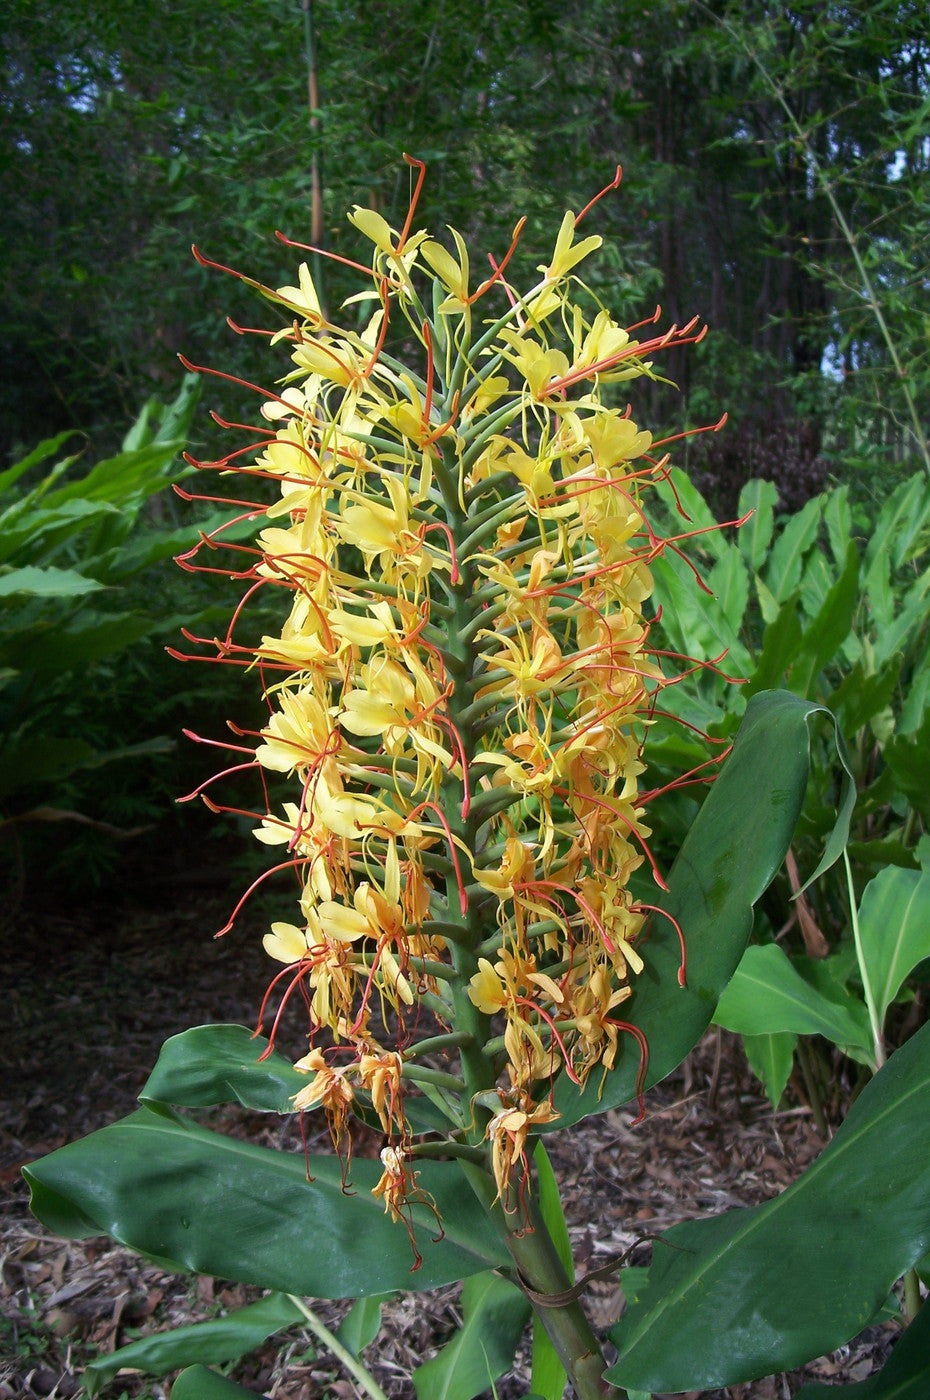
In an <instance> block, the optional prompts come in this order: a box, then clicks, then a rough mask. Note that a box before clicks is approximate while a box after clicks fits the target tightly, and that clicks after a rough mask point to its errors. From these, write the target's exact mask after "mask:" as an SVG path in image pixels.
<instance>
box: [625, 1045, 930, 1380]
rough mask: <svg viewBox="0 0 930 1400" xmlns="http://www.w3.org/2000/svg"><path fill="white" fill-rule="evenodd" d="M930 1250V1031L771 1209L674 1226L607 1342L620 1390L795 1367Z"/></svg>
mask: <svg viewBox="0 0 930 1400" xmlns="http://www.w3.org/2000/svg"><path fill="white" fill-rule="evenodd" d="M928 1245H930V1026H924V1027H923V1028H922V1029H921V1030H919V1031H918V1032H917V1034H916V1035H915V1036H913V1038H912V1039H911V1040H910V1041H908V1043H907V1044H906V1045H905V1046H904V1047H903V1048H902V1049H901V1050H898V1051H897V1052H896V1053H895V1054H894V1055H892V1057H891V1059H890V1060H889V1061H888V1063H887V1064H886V1065H885V1066H884V1067H883V1068H882V1069H881V1070H880V1071H879V1073H878V1074H877V1075H876V1076H875V1078H874V1079H873V1080H872V1081H871V1082H870V1083H869V1084H868V1085H867V1086H866V1088H865V1089H864V1090H863V1092H862V1094H861V1095H860V1096H859V1098H858V1099H857V1100H856V1102H855V1103H854V1104H853V1107H852V1109H851V1110H850V1112H849V1115H848V1117H847V1119H846V1121H845V1123H844V1124H843V1125H842V1127H841V1128H840V1129H839V1131H838V1132H837V1134H836V1136H835V1137H834V1139H833V1141H832V1142H831V1143H830V1145H829V1147H827V1149H826V1150H825V1151H824V1152H823V1153H822V1154H821V1156H820V1157H819V1158H818V1159H817V1161H816V1162H815V1163H814V1164H813V1166H811V1167H810V1168H809V1169H808V1170H807V1171H806V1172H805V1173H804V1175H803V1176H802V1177H800V1179H799V1180H798V1181H796V1182H795V1183H794V1185H793V1186H790V1187H789V1188H788V1190H787V1191H785V1192H783V1193H782V1195H780V1196H778V1197H776V1199H775V1200H772V1201H767V1202H765V1204H764V1205H760V1206H753V1207H750V1208H747V1209H744V1210H734V1211H729V1212H727V1213H726V1214H724V1215H721V1216H718V1217H716V1218H715V1219H711V1220H692V1221H689V1222H688V1223H687V1224H684V1225H678V1226H675V1227H674V1228H673V1229H672V1230H669V1231H668V1232H667V1234H666V1235H665V1236H664V1237H663V1241H662V1243H660V1244H659V1245H657V1247H656V1251H655V1254H654V1256H653V1263H652V1266H651V1268H650V1272H649V1283H648V1286H647V1288H646V1289H645V1291H644V1293H643V1294H642V1295H641V1296H640V1298H639V1299H638V1300H637V1301H636V1303H635V1304H634V1305H633V1306H632V1307H631V1308H630V1310H629V1313H628V1314H627V1316H626V1317H625V1318H624V1319H623V1321H622V1322H621V1323H620V1324H618V1326H617V1327H616V1328H614V1329H612V1331H611V1336H612V1338H613V1340H614V1341H615V1343H616V1345H617V1347H618V1350H619V1352H620V1356H619V1359H618V1361H617V1363H616V1365H615V1366H614V1367H612V1368H611V1369H610V1370H609V1371H608V1372H607V1373H606V1374H607V1378H608V1379H609V1380H612V1381H615V1382H617V1383H618V1384H620V1385H632V1386H637V1387H642V1388H643V1389H648V1390H686V1389H692V1388H700V1389H704V1388H710V1387H712V1386H723V1385H732V1384H736V1383H738V1382H741V1381H748V1380H752V1379H754V1378H755V1377H758V1376H763V1375H768V1374H770V1373H771V1372H772V1371H778V1370H789V1369H791V1367H793V1366H797V1365H799V1364H801V1363H802V1362H804V1361H807V1360H809V1359H810V1358H811V1357H813V1356H819V1355H821V1354H822V1353H823V1352H827V1351H832V1350H833V1349H834V1348H835V1347H838V1346H840V1345H842V1343H844V1342H845V1341H847V1340H848V1339H849V1338H850V1337H853V1336H855V1335H856V1333H857V1332H859V1331H861V1330H862V1328H863V1327H865V1326H866V1325H867V1324H868V1323H869V1322H871V1320H872V1319H873V1318H874V1317H875V1316H876V1314H877V1313H878V1311H879V1309H880V1308H881V1306H882V1304H883V1303H884V1301H885V1299H886V1297H887V1295H888V1292H889V1290H890V1288H891V1285H892V1284H893V1283H894V1281H895V1279H896V1278H898V1277H899V1276H900V1275H901V1274H902V1273H904V1272H905V1271H906V1270H907V1269H909V1268H910V1267H911V1266H912V1265H913V1264H915V1263H916V1262H917V1260H918V1259H920V1258H921V1257H922V1256H923V1255H924V1254H926V1252H927V1249H928Z"/></svg>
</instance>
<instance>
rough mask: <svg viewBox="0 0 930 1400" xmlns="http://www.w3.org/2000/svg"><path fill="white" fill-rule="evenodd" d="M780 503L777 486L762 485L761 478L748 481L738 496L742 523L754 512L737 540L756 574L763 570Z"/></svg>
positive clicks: (739, 532)
mask: <svg viewBox="0 0 930 1400" xmlns="http://www.w3.org/2000/svg"><path fill="white" fill-rule="evenodd" d="M777 500H778V492H777V490H776V489H775V486H774V484H773V483H772V482H771V481H761V480H759V478H758V477H757V478H755V479H754V480H752V481H747V482H746V485H745V486H744V487H743V489H742V491H741V492H740V494H739V506H738V507H737V515H738V516H739V518H740V519H741V520H742V518H743V516H744V515H746V514H748V512H749V511H752V515H751V516H750V518H749V519H748V520H747V521H746V524H745V525H741V526H740V528H739V531H738V533H737V536H736V538H737V542H738V544H739V547H740V549H741V550H742V553H743V558H744V559H745V560H746V563H747V564H748V565H749V567H750V569H751V570H752V572H753V573H756V572H757V571H758V570H759V569H760V568H761V567H762V562H763V560H764V559H765V555H766V551H767V549H768V547H769V544H770V543H771V539H772V531H773V530H774V528H775V503H776V501H777Z"/></svg>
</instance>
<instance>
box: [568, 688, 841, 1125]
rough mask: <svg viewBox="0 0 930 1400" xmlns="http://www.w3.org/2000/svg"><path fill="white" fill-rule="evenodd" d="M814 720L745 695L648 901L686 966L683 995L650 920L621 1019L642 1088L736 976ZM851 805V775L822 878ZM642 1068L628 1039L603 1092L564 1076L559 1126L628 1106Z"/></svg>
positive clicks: (805, 707)
mask: <svg viewBox="0 0 930 1400" xmlns="http://www.w3.org/2000/svg"><path fill="white" fill-rule="evenodd" d="M820 713H822V714H829V711H826V710H822V709H821V708H820V707H818V706H816V705H813V704H811V702H810V701H807V700H801V699H800V698H799V697H798V696H796V695H791V694H789V693H788V692H787V691H766V692H764V693H763V694H761V695H755V696H753V698H752V700H750V702H749V705H748V707H747V710H746V716H745V718H744V720H743V722H742V724H741V725H740V728H739V731H738V733H737V736H736V740H735V743H734V746H733V752H732V753H731V754H730V756H729V758H728V759H727V760H726V763H725V764H724V765H723V769H722V771H721V773H720V776H719V777H718V778H717V780H716V782H715V783H714V785H713V787H712V788H711V789H710V792H709V793H708V796H707V798H706V800H705V802H704V805H703V806H702V807H701V810H700V811H699V813H698V815H697V818H696V819H695V821H694V824H693V825H692V827H691V829H690V831H689V832H688V835H687V837H686V838H685V841H684V843H683V845H682V847H681V850H680V852H679V854H678V858H677V860H676V861H675V864H674V866H673V868H672V872H671V875H670V876H669V881H668V883H669V889H668V891H667V892H664V893H663V892H659V891H657V892H656V894H655V901H654V902H655V903H656V904H657V905H660V906H661V908H662V909H665V910H667V911H668V912H669V913H670V914H672V915H673V916H674V917H675V918H676V919H677V920H678V922H679V924H680V925H681V928H682V931H683V933H684V938H685V944H686V947H687V953H688V966H687V978H686V986H685V987H681V986H679V984H678V970H679V963H680V952H679V947H678V938H677V935H676V932H675V929H674V927H673V925H672V924H671V923H670V921H669V920H668V919H666V918H663V917H662V915H661V914H654V915H653V917H652V919H651V922H650V928H649V939H648V942H647V943H645V944H644V947H643V952H644V956H645V960H646V967H645V969H644V971H643V972H642V973H641V974H640V975H639V976H638V977H637V978H636V979H635V982H634V990H633V996H632V998H631V1000H630V1002H629V1003H628V1005H629V1011H628V1012H627V1010H626V1007H624V1013H625V1019H627V1020H628V1021H630V1022H631V1023H632V1024H634V1025H636V1026H637V1027H639V1029H640V1030H641V1031H642V1032H643V1033H644V1034H645V1036H646V1039H647V1041H648V1044H649V1064H648V1067H647V1072H646V1078H645V1083H646V1086H647V1087H648V1086H649V1085H652V1084H657V1083H658V1082H659V1080H660V1079H663V1078H664V1077H665V1075H666V1074H669V1073H670V1072H671V1071H672V1070H673V1069H674V1068H675V1067H676V1066H677V1065H679V1064H680V1063H681V1061H682V1060H683V1059H684V1057H685V1055H687V1054H688V1052H689V1051H690V1050H691V1049H693V1047H694V1046H695V1045H696V1044H697V1042H698V1041H699V1040H700V1038H701V1036H702V1035H703V1033H704V1031H705V1029H706V1028H707V1026H708V1024H709V1022H710V1019H711V1017H712V1016H713V1014H714V1010H715V1009H716V1006H717V1001H718V999H719V997H720V995H721V993H722V991H723V989H724V987H725V986H726V985H727V983H728V982H729V980H730V978H731V977H732V976H733V973H734V971H735V970H736V966H737V964H738V962H739V960H740V958H741V957H742V954H743V950H744V948H745V946H746V943H747V941H748V939H749V934H750V932H751V930H752V920H753V905H754V904H755V902H756V900H757V899H759V897H760V896H761V895H762V894H763V893H764V892H765V890H766V889H767V888H768V886H769V884H770V883H771V881H772V878H773V877H774V875H775V873H776V871H777V870H778V869H779V867H780V866H781V863H782V861H783V860H784V858H785V852H786V851H787V849H788V846H789V845H790V843H791V838H792V835H793V833H794V828H795V824H796V822H797V818H798V814H799V812H800V809H801V804H802V802H803V799H804V790H805V785H806V783H807V777H808V773H809V770H810V735H809V725H810V723H811V721H812V720H813V718H814V717H815V716H816V715H817V714H820ZM830 720H831V723H832V722H833V717H832V715H831V716H830ZM834 732H835V731H834ZM837 742H839V740H838V736H837ZM854 801H855V790H854V788H853V786H852V782H851V779H850V777H849V774H848V770H847V772H846V773H845V774H844V780H843V796H842V799H841V807H840V811H839V814H838V817H837V822H836V826H835V828H834V831H833V833H832V834H831V837H830V840H829V841H828V844H827V851H826V853H825V855H824V858H823V860H822V861H821V863H820V869H825V868H827V867H828V866H829V865H830V864H832V862H833V861H834V860H836V859H837V858H838V857H839V855H840V853H841V851H842V849H843V844H844V842H845V840H846V838H847V836H848V832H849V818H850V814H851V812H852V805H853V803H854ZM639 1067H640V1061H639V1051H638V1046H637V1045H636V1044H635V1043H634V1042H633V1040H632V1038H631V1037H627V1038H625V1039H623V1040H622V1041H621V1052H620V1054H619V1055H618V1059H617V1065H616V1068H615V1069H613V1070H612V1071H610V1072H609V1073H608V1074H607V1075H606V1077H605V1078H604V1081H603V1084H601V1080H600V1076H599V1075H598V1074H597V1073H594V1074H592V1075H591V1078H590V1079H589V1081H588V1084H587V1086H586V1088H585V1089H584V1091H583V1092H580V1091H579V1090H578V1089H577V1087H576V1086H575V1085H573V1084H572V1083H571V1082H570V1081H569V1080H568V1078H567V1076H565V1075H560V1076H559V1078H558V1079H557V1080H556V1085H555V1104H556V1107H557V1108H558V1110H559V1112H560V1114H561V1115H562V1117H561V1118H560V1119H559V1120H558V1121H557V1123H556V1124H555V1126H556V1127H559V1128H561V1127H565V1126H567V1125H568V1124H569V1123H574V1122H577V1120H578V1119H579V1118H583V1117H584V1116H585V1115H586V1114H588V1113H599V1112H601V1111H602V1110H604V1109H608V1108H613V1107H615V1106H616V1105H618V1104H622V1103H626V1102H627V1100H628V1099H631V1098H632V1097H633V1096H634V1094H635V1092H636V1082H637V1077H638V1074H639Z"/></svg>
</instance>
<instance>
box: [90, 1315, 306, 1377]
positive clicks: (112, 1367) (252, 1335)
mask: <svg viewBox="0 0 930 1400" xmlns="http://www.w3.org/2000/svg"><path fill="white" fill-rule="evenodd" d="M302 1320H303V1314H302V1313H301V1312H300V1310H299V1309H298V1308H295V1306H294V1304H293V1303H292V1302H291V1300H290V1299H289V1298H286V1297H285V1296H284V1294H283V1293H271V1294H269V1295H268V1297H267V1298H262V1299H260V1300H259V1302H257V1303H252V1304H251V1305H250V1306H249V1307H247V1308H239V1309H237V1311H236V1312H233V1313H230V1314H229V1315H228V1316H227V1317H215V1318H211V1319H210V1321H209V1322H195V1323H193V1324H192V1325H191V1326H190V1327H176V1328H175V1329H174V1330H173V1331H171V1332H157V1333H156V1334H155V1335H154V1336H151V1337H140V1338H139V1340H138V1341H137V1342H130V1343H129V1345H128V1346H125V1347H120V1349H119V1351H114V1352H112V1353H111V1354H110V1355H109V1356H101V1357H99V1358H98V1359H97V1360H96V1361H92V1362H91V1363H90V1365H89V1366H88V1367H87V1370H86V1371H85V1373H84V1384H85V1385H86V1387H87V1393H88V1395H91V1396H93V1395H96V1394H97V1392H98V1390H99V1389H100V1387H101V1386H103V1385H106V1384H107V1382H108V1381H111V1380H112V1379H113V1377H114V1376H115V1375H116V1374H117V1373H118V1372H119V1371H120V1370H121V1368H122V1367H123V1366H130V1367H132V1368H133V1369H135V1370H138V1371H144V1372H145V1373H146V1375H149V1376H164V1375H166V1374H167V1373H168V1371H177V1370H180V1368H181V1367H182V1366H191V1365H193V1364H195V1363H199V1364H202V1365H209V1364H210V1363H211V1362H213V1363H217V1364H219V1363H221V1362H223V1361H237V1360H238V1359H239V1357H240V1356H244V1355H245V1354H246V1352H248V1351H253V1350H254V1349H255V1348H256V1347H259V1346H261V1344H262V1342H264V1341H266V1340H267V1338H268V1337H272V1336H274V1334H275V1332H280V1331H282V1329H283V1328H285V1327H292V1326H293V1325H294V1324H295V1323H299V1322H301V1321H302Z"/></svg>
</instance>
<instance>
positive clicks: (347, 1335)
mask: <svg viewBox="0 0 930 1400" xmlns="http://www.w3.org/2000/svg"><path fill="white" fill-rule="evenodd" d="M390 1297H391V1294H390V1293H385V1294H383V1295H381V1296H376V1297H372V1298H356V1300H355V1302H354V1303H353V1304H352V1306H351V1308H350V1309H349V1311H348V1312H347V1313H346V1315H345V1317H344V1318H343V1319H342V1321H341V1322H340V1324H339V1328H338V1330H337V1332H336V1336H337V1338H338V1339H339V1341H340V1342H341V1343H342V1345H343V1346H344V1347H345V1349H346V1351H348V1352H351V1353H352V1355H353V1356H354V1357H359V1356H361V1354H362V1352H363V1351H364V1350H365V1348H366V1347H367V1346H371V1344H372V1342H373V1341H374V1339H375V1337H377V1335H378V1333H379V1332H380V1331H381V1309H382V1307H383V1306H384V1304H385V1303H386V1302H388V1300H389V1299H390Z"/></svg>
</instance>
